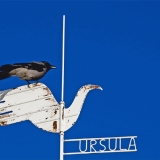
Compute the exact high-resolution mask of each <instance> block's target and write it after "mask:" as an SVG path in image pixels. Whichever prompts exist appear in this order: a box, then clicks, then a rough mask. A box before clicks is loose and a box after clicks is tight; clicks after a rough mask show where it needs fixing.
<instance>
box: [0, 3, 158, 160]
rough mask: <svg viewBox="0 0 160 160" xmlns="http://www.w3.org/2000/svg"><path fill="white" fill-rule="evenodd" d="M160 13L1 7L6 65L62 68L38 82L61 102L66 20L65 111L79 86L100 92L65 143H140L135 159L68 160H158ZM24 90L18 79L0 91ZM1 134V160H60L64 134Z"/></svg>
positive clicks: (27, 130) (106, 6) (94, 6)
mask: <svg viewBox="0 0 160 160" xmlns="http://www.w3.org/2000/svg"><path fill="white" fill-rule="evenodd" d="M159 8H160V2H159V1H154V2H151V1H82V2H80V1H77V2H73V1H60V2H58V1H47V2H44V1H29V2H27V1H10V2H9V1H8V2H4V1H0V53H1V58H0V64H1V65H3V64H6V63H17V62H31V61H43V60H45V61H48V62H50V63H51V64H53V65H55V66H57V69H56V70H52V71H50V72H48V73H47V75H46V76H45V77H44V78H43V79H41V82H42V83H44V84H46V85H47V86H48V87H49V88H50V89H51V91H52V92H53V94H54V96H55V97H56V99H57V101H58V102H60V95H61V41H62V15H63V14H65V15H66V55H65V96H64V99H65V103H66V107H69V106H70V104H71V103H72V101H73V99H74V97H75V95H76V93H77V91H78V89H79V88H80V87H81V86H83V85H85V84H97V85H100V86H101V87H102V88H103V91H99V90H94V91H91V92H90V93H89V95H88V96H87V98H86V100H85V103H84V106H83V109H82V112H81V115H80V117H79V119H78V121H77V122H76V124H75V125H74V126H73V127H72V128H71V129H70V130H68V131H67V132H65V139H69V138H92V137H109V136H111V137H112V136H132V135H133V136H138V139H137V140H136V143H137V149H138V151H137V152H134V153H114V154H96V155H95V154H93V155H91V154H90V155H75V156H66V157H65V159H66V160H67V159H68V160H69V159H87V160H88V159H101V160H106V159H108V160H119V159H121V160H142V159H143V160H144V159H145V160H147V159H148V160H158V159H160V155H159V148H158V147H159V142H160V138H159V132H160V127H159V121H160V116H159V112H160V109H159V107H160V98H159V97H160V84H159V83H160V76H159V69H160V54H159V52H160V45H159V42H160V11H159ZM25 84H26V82H25V81H20V80H19V79H18V78H16V77H14V78H10V79H6V80H2V81H0V90H1V91H2V90H5V89H9V88H13V87H18V86H21V85H25ZM28 107H30V106H28ZM0 133H1V134H0V135H1V141H0V142H1V150H0V157H1V158H0V159H3V160H14V159H15V160H22V159H23V160H35V159H38V160H51V159H55V160H56V159H59V134H52V133H48V132H44V131H42V130H40V129H38V128H36V127H35V126H34V125H33V124H32V123H31V122H29V121H25V122H21V123H17V124H14V125H9V126H6V127H0ZM70 147H72V146H70Z"/></svg>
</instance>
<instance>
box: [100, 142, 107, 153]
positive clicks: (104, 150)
mask: <svg viewBox="0 0 160 160" xmlns="http://www.w3.org/2000/svg"><path fill="white" fill-rule="evenodd" d="M102 141H105V139H101V140H100V142H99V143H100V145H101V146H102V147H104V149H103V150H101V149H100V152H103V151H105V150H106V146H105V145H103V144H102V143H101V142H102Z"/></svg>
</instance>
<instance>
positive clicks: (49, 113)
mask: <svg viewBox="0 0 160 160" xmlns="http://www.w3.org/2000/svg"><path fill="white" fill-rule="evenodd" d="M64 52H65V15H63V33H62V88H61V89H62V90H61V102H60V104H59V103H58V102H57V101H56V99H55V97H54V95H53V94H52V92H51V91H50V89H49V88H48V87H47V86H46V85H44V84H42V83H38V80H39V79H40V78H41V77H43V76H44V75H45V74H46V72H47V71H48V70H49V69H51V68H55V66H52V65H50V64H49V63H48V62H44V61H42V62H32V63H27V64H26V63H23V64H13V65H12V66H11V65H8V66H6V65H4V66H3V68H2V69H4V70H5V74H4V75H0V79H4V78H8V77H10V76H12V75H13V70H14V71H15V69H16V71H17V69H19V68H21V67H22V66H23V68H24V69H25V71H26V70H27V69H33V67H37V65H38V66H40V68H39V67H38V69H39V70H38V72H36V73H38V74H39V73H40V72H42V70H43V71H44V68H46V70H45V72H43V75H39V76H37V77H38V78H33V77H32V79H29V78H28V79H26V78H21V77H22V74H19V75H17V74H16V75H17V76H19V77H20V78H21V79H24V80H26V81H27V82H28V85H25V86H20V87H17V88H13V89H8V90H5V91H1V92H0V124H1V125H2V126H6V125H10V124H14V123H17V122H22V121H25V120H30V121H31V122H32V123H33V124H34V125H35V126H37V127H38V128H40V129H42V130H45V131H48V132H52V133H59V134H60V160H63V159H64V155H73V154H91V153H115V152H134V151H137V148H136V140H135V139H136V138H137V136H124V137H106V138H81V139H64V133H65V131H67V130H68V129H70V128H71V127H72V126H73V125H74V124H75V122H76V121H77V119H78V117H79V115H80V112H81V109H82V106H83V103H84V100H85V98H86V96H87V94H88V93H89V91H91V90H93V89H100V90H102V88H101V87H100V86H98V85H92V84H88V85H85V86H82V87H81V88H80V89H79V91H78V92H77V94H76V96H75V99H74V100H73V102H72V104H71V106H70V107H69V108H65V102H64V55H65V54H64ZM46 63H48V64H47V65H46ZM20 66H21V67H20ZM24 66H25V67H24ZM44 66H48V68H47V67H44ZM6 68H10V69H11V68H12V70H9V71H7V72H6V70H7V69H6ZM2 69H1V70H2ZM10 73H12V74H10ZM23 73H24V72H23ZM25 73H26V72H25ZM14 74H15V72H14ZM30 74H31V73H30ZM29 80H36V81H37V82H36V84H30V83H29ZM26 97H27V98H26ZM28 106H30V107H28ZM111 141H112V142H111ZM68 142H78V151H71V152H68V153H67V152H64V143H68ZM113 142H114V145H113ZM82 143H83V147H82ZM111 143H112V145H111ZM123 143H125V144H127V147H124V146H123V145H122V144H123ZM84 146H85V147H84ZM113 146H114V147H113ZM122 146H123V147H122ZM97 147H99V148H101V149H97ZM82 148H83V149H82ZM84 148H85V149H84Z"/></svg>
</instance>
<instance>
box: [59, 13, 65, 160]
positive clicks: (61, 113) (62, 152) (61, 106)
mask: <svg viewBox="0 0 160 160" xmlns="http://www.w3.org/2000/svg"><path fill="white" fill-rule="evenodd" d="M64 49H65V15H63V33H62V93H61V102H60V160H63V159H64V107H65V103H64Z"/></svg>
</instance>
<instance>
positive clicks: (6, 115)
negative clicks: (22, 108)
mask: <svg viewBox="0 0 160 160" xmlns="http://www.w3.org/2000/svg"><path fill="white" fill-rule="evenodd" d="M5 117H10V116H9V115H8V114H5V115H3V116H0V119H3V118H5Z"/></svg>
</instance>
